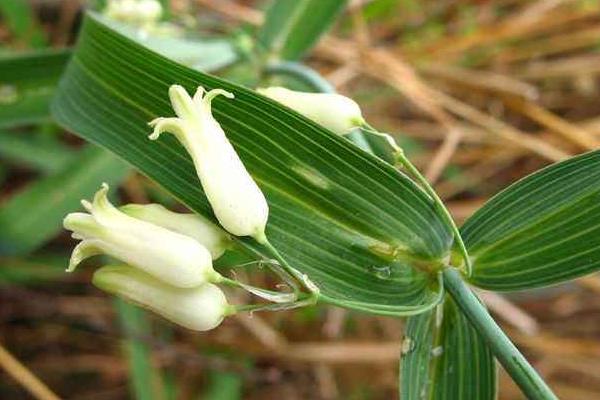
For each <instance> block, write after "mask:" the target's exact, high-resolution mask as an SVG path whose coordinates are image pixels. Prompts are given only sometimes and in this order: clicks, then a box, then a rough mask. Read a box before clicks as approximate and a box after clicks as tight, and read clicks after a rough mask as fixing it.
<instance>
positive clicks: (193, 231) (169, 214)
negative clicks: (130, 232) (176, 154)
mask: <svg viewBox="0 0 600 400" xmlns="http://www.w3.org/2000/svg"><path fill="white" fill-rule="evenodd" d="M119 209H120V210H121V211H122V212H124V213H125V214H127V215H129V216H130V217H134V218H137V219H141V220H143V221H146V222H150V223H152V224H154V225H158V226H162V227H163V228H166V229H169V230H171V231H174V232H177V233H181V234H183V235H186V236H189V237H191V238H194V239H196V240H197V241H198V242H200V244H202V246H204V247H206V249H207V250H208V251H210V254H211V257H212V259H213V260H216V259H217V258H219V257H221V256H222V255H223V253H224V252H225V250H227V248H228V247H229V246H230V245H231V238H230V237H229V235H228V234H227V233H226V232H225V231H224V230H223V229H221V228H219V227H218V226H217V225H215V224H213V223H212V222H211V221H209V220H208V219H206V218H204V217H203V216H201V215H198V214H182V213H176V212H173V211H170V210H167V209H166V208H165V207H163V206H162V205H160V204H127V205H125V206H122V207H120V208H119Z"/></svg>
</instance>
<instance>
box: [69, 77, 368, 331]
mask: <svg viewBox="0 0 600 400" xmlns="http://www.w3.org/2000/svg"><path fill="white" fill-rule="evenodd" d="M262 93H264V94H266V95H268V96H270V97H273V98H274V99H276V100H277V101H280V102H282V103H284V104H286V105H288V106H290V107H292V108H294V109H296V110H297V111H298V112H300V113H303V114H305V115H306V116H308V117H309V118H313V119H314V120H315V121H316V122H318V123H321V124H323V125H324V126H326V127H328V128H329V129H331V130H332V131H334V132H335V133H338V134H344V133H347V131H348V130H349V129H351V128H352V127H354V126H357V125H360V123H361V121H363V120H362V116H361V113H360V109H359V108H358V105H356V103H354V102H353V101H352V100H350V99H347V98H345V97H343V96H337V95H323V96H325V97H318V98H314V97H312V96H320V95H316V94H309V93H300V92H292V91H289V90H287V89H283V88H270V89H265V90H262ZM218 95H222V96H225V97H226V98H229V99H231V98H233V94H231V93H229V92H227V91H225V90H222V89H213V90H210V91H208V92H206V91H205V90H204V88H202V87H199V88H198V89H197V91H196V93H195V94H194V95H193V96H192V97H190V95H189V94H188V93H187V91H186V90H185V89H184V88H183V87H181V86H179V85H173V86H171V87H170V89H169V97H170V100H171V105H172V107H173V110H174V111H175V114H176V117H169V118H164V117H161V118H156V119H154V120H153V121H151V122H150V123H149V125H150V126H151V127H152V128H153V132H152V133H151V134H150V136H149V138H150V139H152V140H156V139H158V138H159V136H160V135H161V133H163V132H169V133H171V134H173V135H174V136H175V137H176V138H177V139H178V140H179V142H180V143H181V144H182V145H183V147H184V148H185V149H186V150H187V152H188V153H189V155H190V156H191V158H192V161H193V163H194V166H195V169H196V173H197V175H198V178H199V180H200V183H201V185H202V188H203V190H204V193H205V194H206V197H207V199H208V201H209V203H210V205H211V207H212V210H213V212H214V214H215V216H216V218H217V220H218V221H219V223H220V225H221V227H222V228H223V229H222V228H221V227H219V226H217V225H215V224H213V223H212V222H211V221H209V220H208V219H206V218H204V217H201V216H199V215H195V214H180V213H175V212H172V211H169V210H167V209H166V208H165V207H163V206H161V205H159V204H146V205H140V204H128V205H125V206H122V207H121V208H117V207H115V206H113V205H112V204H111V203H110V201H109V200H108V191H109V187H108V185H106V184H103V185H102V187H101V188H100V190H98V192H96V194H95V196H94V198H93V201H92V202H91V203H90V202H89V201H87V200H83V201H82V204H83V207H84V208H85V209H86V211H87V213H84V212H75V213H71V214H68V215H67V216H66V217H65V219H64V227H65V228H66V229H68V230H70V231H72V232H73V235H72V236H73V238H75V239H78V240H81V242H80V243H79V244H78V245H77V246H76V247H75V249H74V250H73V253H72V255H71V259H70V262H69V267H68V269H67V271H73V270H74V269H75V268H76V267H77V265H78V264H79V263H81V262H82V261H83V260H85V259H86V258H89V257H92V256H95V255H99V254H104V255H108V256H110V257H112V258H114V259H117V260H119V263H117V264H111V265H107V266H104V267H101V268H100V269H98V270H97V271H96V272H95V273H94V277H93V283H94V284H95V285H96V286H97V287H99V288H100V289H102V290H105V291H107V292H109V293H112V294H114V295H117V296H119V297H121V298H124V299H126V300H128V301H130V302H132V303H135V304H138V305H140V306H142V307H145V308H148V309H150V310H152V311H153V312H155V313H157V314H160V315H162V316H163V317H165V318H166V319H168V320H170V321H172V322H174V323H177V324H179V325H182V326H185V327H187V328H190V329H194V330H199V331H205V330H208V329H212V328H214V327H216V326H218V325H219V324H220V323H221V321H222V320H223V319H224V317H226V316H227V315H230V314H233V313H235V312H236V310H237V309H238V308H236V306H233V305H230V304H228V302H227V299H226V297H225V294H224V293H223V291H222V290H221V289H220V288H219V287H218V286H217V284H224V283H225V284H233V285H234V286H237V287H241V288H244V289H246V290H248V291H250V292H251V293H253V294H255V295H257V296H260V297H262V298H263V299H266V300H269V301H270V302H273V303H277V305H276V306H275V308H277V309H282V308H284V307H285V303H287V304H289V307H290V308H291V307H294V306H298V305H301V304H310V302H312V301H313V300H314V299H315V298H316V296H317V295H318V288H317V287H315V286H314V284H312V282H310V280H309V279H308V277H306V276H305V275H302V274H299V273H298V272H297V271H295V270H294V269H293V268H291V267H289V266H287V263H284V265H277V266H273V268H275V269H277V271H278V273H280V274H281V276H284V277H286V274H288V275H287V278H286V280H287V282H288V283H289V285H290V287H291V288H293V289H294V291H293V293H289V292H288V293H279V292H272V291H268V290H264V289H260V288H255V287H252V286H249V285H245V284H243V283H241V282H237V281H235V280H231V279H227V278H225V277H223V276H221V275H220V274H219V273H218V272H216V271H215V270H214V269H213V261H214V260H216V259H217V258H219V257H221V256H222V255H223V253H224V252H225V251H226V250H227V249H228V248H229V247H230V246H231V245H232V243H233V242H232V238H231V236H230V234H231V235H235V236H251V237H253V238H254V239H255V240H256V241H257V242H258V243H261V244H264V245H265V246H267V247H269V246H271V245H270V243H269V242H268V240H267V237H266V235H265V228H266V224H267V219H268V216H269V207H268V204H267V201H266V199H265V196H264V195H263V193H262V191H261V190H260V188H259V187H258V185H257V184H256V182H255V181H254V179H253V178H252V176H251V175H250V174H249V173H248V171H247V170H246V167H245V166H244V164H243V163H242V161H241V159H240V157H239V156H238V154H237V152H236V151H235V149H234V147H233V146H232V145H231V143H230V142H229V140H228V139H227V137H226V135H225V132H224V131H223V129H222V128H221V126H220V125H219V123H218V122H217V121H216V120H215V118H214V117H213V115H212V111H211V102H212V100H213V99H214V98H215V97H216V96H218ZM331 96H333V97H331ZM315 99H316V101H315ZM320 102H323V104H320ZM315 105H316V107H315ZM324 105H328V106H329V111H327V110H326V109H327V108H328V107H325V106H324ZM323 110H325V111H323ZM336 114H337V116H338V117H339V119H336V118H335V115H336ZM283 266H286V267H289V268H288V270H287V271H286V270H285V268H282V267H283ZM294 280H295V281H296V282H300V284H302V285H303V286H304V287H305V288H306V289H307V290H308V291H309V293H310V294H309V295H308V296H305V297H304V299H303V300H299V299H298V287H297V285H296V283H294ZM282 304H284V305H283V306H282ZM245 309H248V307H246V308H245ZM263 309H268V308H266V307H263Z"/></svg>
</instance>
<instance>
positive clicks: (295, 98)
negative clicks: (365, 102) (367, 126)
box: [256, 87, 364, 135]
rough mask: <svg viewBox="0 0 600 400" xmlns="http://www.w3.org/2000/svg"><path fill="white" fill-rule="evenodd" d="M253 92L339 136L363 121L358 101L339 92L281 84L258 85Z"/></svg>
mask: <svg viewBox="0 0 600 400" xmlns="http://www.w3.org/2000/svg"><path fill="white" fill-rule="evenodd" d="M256 91H257V92H258V93H260V94H262V95H263V96H266V97H269V98H271V99H273V100H275V101H278V102H279V103H281V104H283V105H285V106H287V107H289V108H291V109H292V110H294V111H297V112H299V113H300V114H302V115H304V116H305V117H306V118H309V119H312V120H313V121H315V122H316V123H318V124H320V125H323V126H324V127H325V128H327V129H329V130H331V131H333V132H334V133H336V134H338V135H344V134H346V133H348V131H350V130H351V129H352V128H355V127H357V126H360V125H361V124H362V123H363V122H364V118H363V116H362V113H361V111H360V107H359V106H358V104H356V102H355V101H354V100H352V99H351V98H348V97H346V96H342V95H341V94H335V93H308V92H298V91H295V90H290V89H286V88H283V87H268V88H258V89H256Z"/></svg>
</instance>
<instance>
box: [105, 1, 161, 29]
mask: <svg viewBox="0 0 600 400" xmlns="http://www.w3.org/2000/svg"><path fill="white" fill-rule="evenodd" d="M162 12H163V10H162V5H161V4H160V2H159V1H158V0H109V1H108V4H107V5H106V9H105V10H104V14H105V15H106V16H107V17H109V18H112V19H114V20H116V21H120V22H123V23H126V24H131V25H135V26H138V27H148V26H152V25H154V24H156V23H157V22H158V20H159V19H160V17H161V16H162Z"/></svg>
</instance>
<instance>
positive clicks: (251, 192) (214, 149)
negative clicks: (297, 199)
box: [149, 85, 269, 242]
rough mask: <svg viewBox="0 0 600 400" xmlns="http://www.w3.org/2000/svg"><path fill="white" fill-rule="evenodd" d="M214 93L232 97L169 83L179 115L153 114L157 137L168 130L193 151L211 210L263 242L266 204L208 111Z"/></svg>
mask: <svg viewBox="0 0 600 400" xmlns="http://www.w3.org/2000/svg"><path fill="white" fill-rule="evenodd" d="M218 95H223V96H225V97H227V98H230V99H231V98H233V94H232V93H229V92H226V91H225V90H222V89H213V90H211V91H209V92H208V93H205V91H204V88H202V87H198V90H197V91H196V93H195V94H194V97H193V98H190V96H189V94H188V93H187V92H186V90H185V89H184V88H183V87H181V86H179V85H172V86H171V87H170V88H169V97H170V99H171V104H172V106H173V109H174V110H175V113H176V114H177V118H156V119H155V120H153V121H151V122H150V126H152V127H153V128H154V131H153V132H152V134H151V135H150V136H149V137H150V139H152V140H156V139H158V137H159V136H160V134H161V133H162V132H170V133H172V134H173V135H175V137H176V138H177V139H178V140H179V141H180V142H181V144H182V145H183V146H184V147H185V149H186V150H187V152H188V153H189V154H190V156H191V157H192V160H193V161H194V165H195V167H196V173H197V174H198V178H200V182H201V183H202V188H203V189H204V192H205V193H206V197H207V198H208V201H209V202H210V204H211V206H212V208H213V211H214V213H215V216H216V217H217V219H218V220H219V222H220V223H221V225H222V226H223V227H224V228H225V229H226V230H227V231H229V232H230V233H232V234H234V235H236V236H252V237H254V238H255V239H256V240H257V241H259V242H264V241H265V240H266V237H265V226H266V223H267V218H268V216H269V206H268V205H267V201H266V199H265V196H264V195H263V193H262V192H261V190H260V188H259V187H258V185H257V184H256V182H255V181H254V180H253V179H252V177H251V176H250V174H249V173H248V171H247V170H246V167H245V166H244V164H243V163H242V161H241V160H240V158H239V156H238V154H237V153H236V151H235V149H234V148H233V146H232V145H231V143H230V142H229V140H228V139H227V137H226V136H225V133H224V132H223V129H222V128H221V126H220V125H219V123H218V122H217V121H216V120H215V119H214V117H213V116H212V113H211V101H212V100H213V99H214V98H215V97H216V96H218Z"/></svg>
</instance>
